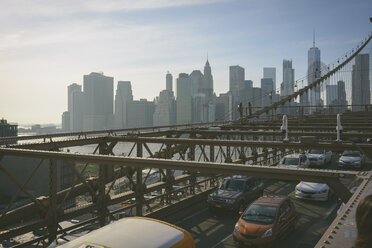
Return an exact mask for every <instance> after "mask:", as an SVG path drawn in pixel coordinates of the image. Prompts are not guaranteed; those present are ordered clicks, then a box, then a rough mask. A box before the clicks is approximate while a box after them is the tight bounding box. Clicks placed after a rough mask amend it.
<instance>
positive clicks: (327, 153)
mask: <svg viewBox="0 0 372 248" xmlns="http://www.w3.org/2000/svg"><path fill="white" fill-rule="evenodd" d="M325 156H326V161H327V162H331V160H332V151H326V152H325Z"/></svg>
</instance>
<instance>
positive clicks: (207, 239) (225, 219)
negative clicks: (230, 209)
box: [175, 205, 239, 248]
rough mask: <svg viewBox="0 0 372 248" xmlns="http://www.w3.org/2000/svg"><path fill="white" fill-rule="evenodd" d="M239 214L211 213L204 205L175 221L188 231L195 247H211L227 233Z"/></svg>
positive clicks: (231, 228)
mask: <svg viewBox="0 0 372 248" xmlns="http://www.w3.org/2000/svg"><path fill="white" fill-rule="evenodd" d="M238 219H239V216H238V215H237V214H233V213H223V212H220V213H212V212H210V211H209V210H208V208H207V206H206V205H205V208H204V209H201V210H200V211H199V212H197V213H195V214H194V215H192V216H190V217H188V218H185V219H183V220H182V221H179V222H177V223H175V224H176V225H178V226H179V227H181V228H183V229H185V230H187V231H189V232H190V233H191V235H192V236H193V238H194V241H195V243H196V246H197V247H201V248H202V247H213V246H214V245H215V244H216V243H218V242H220V241H221V240H222V239H223V238H224V237H226V236H227V235H229V234H230V233H231V232H232V230H233V228H234V225H235V223H236V222H237V221H238Z"/></svg>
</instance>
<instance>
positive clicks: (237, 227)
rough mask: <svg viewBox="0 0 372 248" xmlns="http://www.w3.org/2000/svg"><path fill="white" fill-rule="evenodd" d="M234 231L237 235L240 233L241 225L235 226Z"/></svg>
mask: <svg viewBox="0 0 372 248" xmlns="http://www.w3.org/2000/svg"><path fill="white" fill-rule="evenodd" d="M234 230H235V232H236V233H239V224H238V223H236V224H235V227H234Z"/></svg>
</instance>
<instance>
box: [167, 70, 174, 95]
mask: <svg viewBox="0 0 372 248" xmlns="http://www.w3.org/2000/svg"><path fill="white" fill-rule="evenodd" d="M165 80H166V85H165V86H166V88H165V89H166V90H167V91H173V86H172V85H173V76H172V74H170V73H169V71H168V72H167V75H166V76H165Z"/></svg>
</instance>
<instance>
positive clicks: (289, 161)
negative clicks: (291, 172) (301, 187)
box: [277, 153, 310, 168]
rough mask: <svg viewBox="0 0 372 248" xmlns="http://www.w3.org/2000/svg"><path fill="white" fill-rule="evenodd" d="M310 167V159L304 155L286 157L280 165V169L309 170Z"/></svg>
mask: <svg viewBox="0 0 372 248" xmlns="http://www.w3.org/2000/svg"><path fill="white" fill-rule="evenodd" d="M309 165H310V161H309V159H308V158H307V157H306V155H304V154H300V153H294V154H290V155H286V156H284V157H283V158H282V159H281V160H280V162H279V163H278V165H277V166H278V167H292V168H307V167H309Z"/></svg>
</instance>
